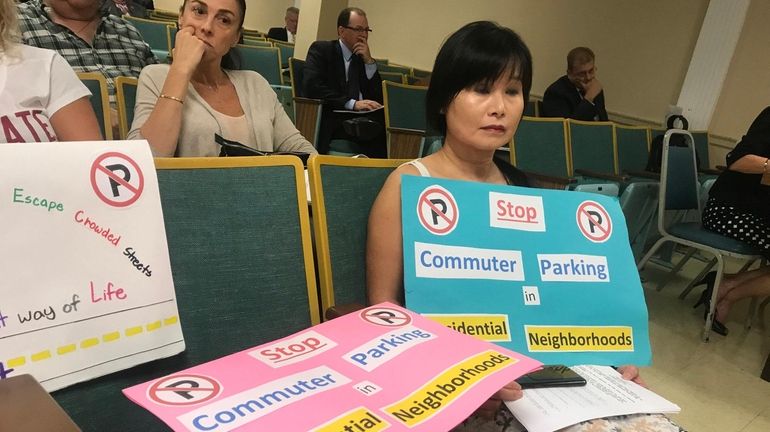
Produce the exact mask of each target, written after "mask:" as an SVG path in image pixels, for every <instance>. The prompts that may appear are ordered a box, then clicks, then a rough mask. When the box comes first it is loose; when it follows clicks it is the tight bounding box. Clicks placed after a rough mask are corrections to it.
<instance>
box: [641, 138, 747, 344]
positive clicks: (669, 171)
mask: <svg viewBox="0 0 770 432" xmlns="http://www.w3.org/2000/svg"><path fill="white" fill-rule="evenodd" d="M673 134H682V135H684V136H685V144H686V146H685V147H679V146H669V144H668V142H669V137H670V136H671V135H673ZM665 137H666V138H664V140H663V159H662V165H661V181H660V191H659V195H658V231H659V232H660V235H661V237H660V239H659V240H658V241H657V242H655V244H654V245H653V246H652V247H651V248H650V250H649V251H648V252H647V253H646V254H645V255H644V257H643V258H642V259H641V261H640V262H639V265H638V267H639V270H641V269H643V268H644V266H645V265H646V264H647V261H649V259H650V258H651V257H652V256H653V255H654V254H655V253H656V252H657V251H658V249H660V247H661V246H662V245H663V244H665V243H667V242H673V243H675V244H679V245H683V246H686V247H689V248H690V249H691V250H699V251H701V252H703V253H705V254H707V255H710V256H712V257H713V259H714V260H716V262H715V263H714V262H713V261H712V263H710V264H709V265H714V264H715V265H716V272H717V276H716V282H715V283H714V289H713V295H712V298H711V302H710V303H711V310H710V311H709V314H708V319H707V320H706V323H705V325H704V328H703V333H702V338H703V340H704V341H708V339H709V334H710V332H711V320H712V318H713V316H714V308H715V307H716V296H717V294H718V292H719V283H720V281H721V279H722V275H723V272H724V257H732V258H736V259H739V260H743V261H747V262H748V263H751V262H754V261H756V260H757V259H759V258H760V256H759V254H758V251H756V250H754V249H753V248H752V247H751V246H749V245H748V244H746V243H743V242H740V241H738V240H734V239H732V238H730V237H725V236H723V235H720V234H717V233H715V232H713V231H709V230H706V229H704V228H703V227H702V225H701V223H700V219H701V211H702V203H701V200H700V188H701V186H700V184H699V183H698V171H697V164H696V160H695V146H694V143H695V141H694V139H693V137H692V135H691V134H690V133H689V132H687V131H683V130H679V129H670V130H668V131H667V132H666V134H665ZM672 211H678V212H682V211H689V212H692V213H695V215H694V216H695V217H696V219H697V221H698V222H670V221H671V218H666V217H665V215H666V214H667V212H672ZM691 255H692V254H691V253H688V254H686V255H685V256H684V257H683V258H682V259H681V260H680V262H679V263H677V265H676V266H674V269H673V270H672V271H671V273H676V272H678V271H679V269H680V268H681V265H680V264H681V263H683V262H685V261H686V260H688V259H689V258H690V256H691ZM746 268H748V265H745V266H744V269H746Z"/></svg>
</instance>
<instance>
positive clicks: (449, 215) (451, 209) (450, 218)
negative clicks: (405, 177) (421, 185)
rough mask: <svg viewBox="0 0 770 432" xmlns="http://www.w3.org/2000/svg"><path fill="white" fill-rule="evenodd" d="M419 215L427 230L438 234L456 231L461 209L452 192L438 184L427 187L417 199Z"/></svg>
mask: <svg viewBox="0 0 770 432" xmlns="http://www.w3.org/2000/svg"><path fill="white" fill-rule="evenodd" d="M417 217H418V218H419V220H420V224H422V226H423V227H425V229H426V230H428V231H430V232H431V233H433V234H436V235H447V234H449V233H451V232H452V231H454V229H455V227H456V226H457V220H458V219H459V218H460V211H459V209H458V208H457V203H456V202H455V198H454V197H453V196H452V194H451V193H450V192H449V191H448V190H446V189H444V188H442V187H441V186H438V185H433V186H429V187H427V188H426V189H425V190H424V191H422V193H421V194H420V199H419V200H417Z"/></svg>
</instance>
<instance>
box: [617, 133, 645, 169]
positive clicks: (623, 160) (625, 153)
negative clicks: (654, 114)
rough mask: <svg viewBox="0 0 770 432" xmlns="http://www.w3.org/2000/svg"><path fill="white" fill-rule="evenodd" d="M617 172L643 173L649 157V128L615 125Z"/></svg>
mask: <svg viewBox="0 0 770 432" xmlns="http://www.w3.org/2000/svg"><path fill="white" fill-rule="evenodd" d="M615 142H616V143H617V149H618V171H619V172H620V173H623V172H625V171H644V169H645V168H646V167H647V159H648V158H649V156H650V128H648V127H643V126H623V125H619V124H616V125H615Z"/></svg>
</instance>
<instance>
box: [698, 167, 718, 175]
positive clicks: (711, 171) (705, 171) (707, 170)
mask: <svg viewBox="0 0 770 432" xmlns="http://www.w3.org/2000/svg"><path fill="white" fill-rule="evenodd" d="M698 172H699V173H701V174H710V175H719V174H722V171H720V170H719V169H711V168H702V169H699V170H698Z"/></svg>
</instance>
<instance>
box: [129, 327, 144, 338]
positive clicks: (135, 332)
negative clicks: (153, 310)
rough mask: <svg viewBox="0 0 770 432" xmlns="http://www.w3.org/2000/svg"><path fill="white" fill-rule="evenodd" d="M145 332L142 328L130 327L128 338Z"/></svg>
mask: <svg viewBox="0 0 770 432" xmlns="http://www.w3.org/2000/svg"><path fill="white" fill-rule="evenodd" d="M143 331H144V329H143V328H142V326H136V327H129V328H127V329H126V336H136V335H138V334H139V333H141V332H143Z"/></svg>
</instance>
